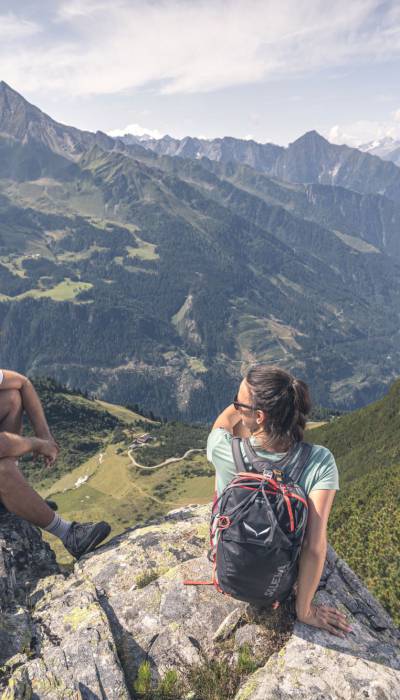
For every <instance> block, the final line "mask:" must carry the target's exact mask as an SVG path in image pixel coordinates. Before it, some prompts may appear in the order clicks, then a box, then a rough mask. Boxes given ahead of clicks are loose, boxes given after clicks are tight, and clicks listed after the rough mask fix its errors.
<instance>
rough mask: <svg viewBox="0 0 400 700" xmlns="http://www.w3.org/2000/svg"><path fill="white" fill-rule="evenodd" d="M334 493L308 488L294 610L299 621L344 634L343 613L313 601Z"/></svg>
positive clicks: (338, 634) (345, 620) (345, 630)
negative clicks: (305, 522) (305, 525)
mask: <svg viewBox="0 0 400 700" xmlns="http://www.w3.org/2000/svg"><path fill="white" fill-rule="evenodd" d="M335 494H336V491H335V490H334V489H326V490H315V491H311V493H310V494H309V496H308V506H309V508H308V521H307V529H306V533H305V537H304V541H303V546H302V549H301V554H300V562H299V576H298V581H297V598H296V613H297V617H298V619H299V620H300V621H301V622H305V623H307V624H308V625H313V626H314V627H320V628H322V629H326V630H328V631H329V632H331V634H334V635H336V636H338V637H344V636H345V635H344V632H348V631H350V630H351V628H350V627H349V625H348V624H347V619H346V617H345V615H343V613H341V612H340V611H339V610H336V608H330V607H327V606H322V605H313V604H312V600H313V598H314V595H315V592H316V590H317V588H318V584H319V582H320V579H321V574H322V570H323V568H324V563H325V557H326V547H327V538H326V529H327V525H328V518H329V513H330V510H331V507H332V503H333V499H334V498H335Z"/></svg>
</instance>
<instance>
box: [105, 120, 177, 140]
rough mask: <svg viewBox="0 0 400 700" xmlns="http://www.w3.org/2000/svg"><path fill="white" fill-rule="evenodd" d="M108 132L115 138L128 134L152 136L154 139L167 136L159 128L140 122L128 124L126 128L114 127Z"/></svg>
mask: <svg viewBox="0 0 400 700" xmlns="http://www.w3.org/2000/svg"><path fill="white" fill-rule="evenodd" d="M107 133H108V135H109V136H113V137H114V138H115V137H117V136H125V135H126V134H133V136H151V137H152V138H153V139H161V138H162V137H163V136H165V134H163V133H161V131H158V129H146V128H145V127H143V126H140V125H139V124H128V126H126V127H125V128H124V129H113V130H112V131H108V132H107Z"/></svg>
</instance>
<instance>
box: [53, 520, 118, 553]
mask: <svg viewBox="0 0 400 700" xmlns="http://www.w3.org/2000/svg"><path fill="white" fill-rule="evenodd" d="M110 532H111V527H110V525H109V524H108V523H106V522H104V521H102V522H100V523H76V522H73V523H72V525H71V527H70V528H69V530H68V533H67V536H66V538H65V541H64V547H65V549H66V550H67V551H68V552H69V553H70V554H72V556H73V557H75V559H80V557H82V556H83V555H84V554H87V553H88V552H91V551H92V550H93V549H95V548H96V547H97V545H98V544H100V542H102V541H103V540H104V539H105V538H106V537H107V535H109V534H110Z"/></svg>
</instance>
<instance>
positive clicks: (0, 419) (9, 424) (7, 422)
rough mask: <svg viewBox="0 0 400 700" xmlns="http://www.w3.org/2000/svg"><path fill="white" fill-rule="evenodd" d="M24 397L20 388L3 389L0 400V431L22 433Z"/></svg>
mask: <svg viewBox="0 0 400 700" xmlns="http://www.w3.org/2000/svg"><path fill="white" fill-rule="evenodd" d="M21 428H22V399H21V393H20V392H19V391H18V389H3V390H2V392H1V402H0V432H8V433H18V434H20V433H21Z"/></svg>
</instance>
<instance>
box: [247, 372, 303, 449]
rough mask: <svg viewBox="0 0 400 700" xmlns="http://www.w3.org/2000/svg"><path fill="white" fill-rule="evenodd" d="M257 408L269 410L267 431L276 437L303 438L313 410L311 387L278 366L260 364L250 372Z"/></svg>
mask: <svg viewBox="0 0 400 700" xmlns="http://www.w3.org/2000/svg"><path fill="white" fill-rule="evenodd" d="M246 382H247V384H248V385H249V389H250V392H251V394H252V398H253V404H254V406H255V408H256V409H259V410H261V411H265V412H266V413H267V416H268V418H267V421H266V424H265V431H266V432H267V433H268V435H269V436H270V437H271V438H272V439H274V440H285V441H288V442H290V443H293V442H300V441H301V440H302V439H303V435H304V428H305V426H306V421H307V415H308V414H309V413H310V411H311V399H310V394H309V390H308V386H307V384H306V383H305V382H303V381H302V380H301V379H296V378H295V377H293V376H292V375H291V374H289V372H286V371H285V370H283V369H281V368H280V367H275V366H274V365H256V366H255V367H252V368H251V369H249V371H248V372H247V375H246Z"/></svg>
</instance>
